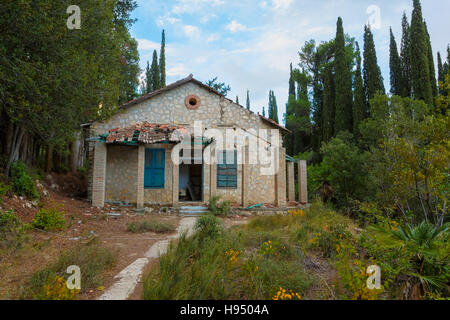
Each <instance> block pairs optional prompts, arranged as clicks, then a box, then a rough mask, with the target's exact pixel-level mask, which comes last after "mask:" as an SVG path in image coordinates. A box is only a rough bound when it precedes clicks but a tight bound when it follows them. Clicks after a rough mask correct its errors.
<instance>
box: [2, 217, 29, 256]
mask: <svg viewBox="0 0 450 320" xmlns="http://www.w3.org/2000/svg"><path fill="white" fill-rule="evenodd" d="M24 233H25V226H24V225H23V223H22V221H20V219H19V218H18V217H16V216H15V215H14V213H13V211H12V210H11V211H7V212H1V211H0V249H11V248H13V249H18V248H20V247H21V246H22V244H23V240H24Z"/></svg>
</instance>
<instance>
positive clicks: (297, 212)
mask: <svg viewBox="0 0 450 320" xmlns="http://www.w3.org/2000/svg"><path fill="white" fill-rule="evenodd" d="M288 213H289V214H290V215H291V216H294V217H303V216H304V215H305V211H303V210H302V209H295V210H289V211H288Z"/></svg>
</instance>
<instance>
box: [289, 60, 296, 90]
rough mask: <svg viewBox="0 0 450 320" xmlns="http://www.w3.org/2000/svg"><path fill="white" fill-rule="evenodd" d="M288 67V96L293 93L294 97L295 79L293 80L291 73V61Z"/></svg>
mask: <svg viewBox="0 0 450 320" xmlns="http://www.w3.org/2000/svg"><path fill="white" fill-rule="evenodd" d="M290 68H291V73H290V76H289V96H290V95H293V96H294V97H295V80H294V77H293V74H292V63H291V66H290Z"/></svg>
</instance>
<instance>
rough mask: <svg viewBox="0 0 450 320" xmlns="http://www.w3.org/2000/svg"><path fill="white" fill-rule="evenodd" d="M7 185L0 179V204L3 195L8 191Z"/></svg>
mask: <svg viewBox="0 0 450 320" xmlns="http://www.w3.org/2000/svg"><path fill="white" fill-rule="evenodd" d="M8 190H9V186H8V185H7V184H5V183H4V182H3V181H1V180H0V204H2V201H3V197H4V195H5V194H6V193H7V192H8Z"/></svg>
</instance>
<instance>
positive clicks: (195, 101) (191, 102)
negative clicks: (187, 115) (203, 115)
mask: <svg viewBox="0 0 450 320" xmlns="http://www.w3.org/2000/svg"><path fill="white" fill-rule="evenodd" d="M184 104H185V105H186V108H188V109H189V110H196V109H198V108H199V107H200V98H199V97H197V96H196V95H190V96H187V97H186V99H185V100H184Z"/></svg>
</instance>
